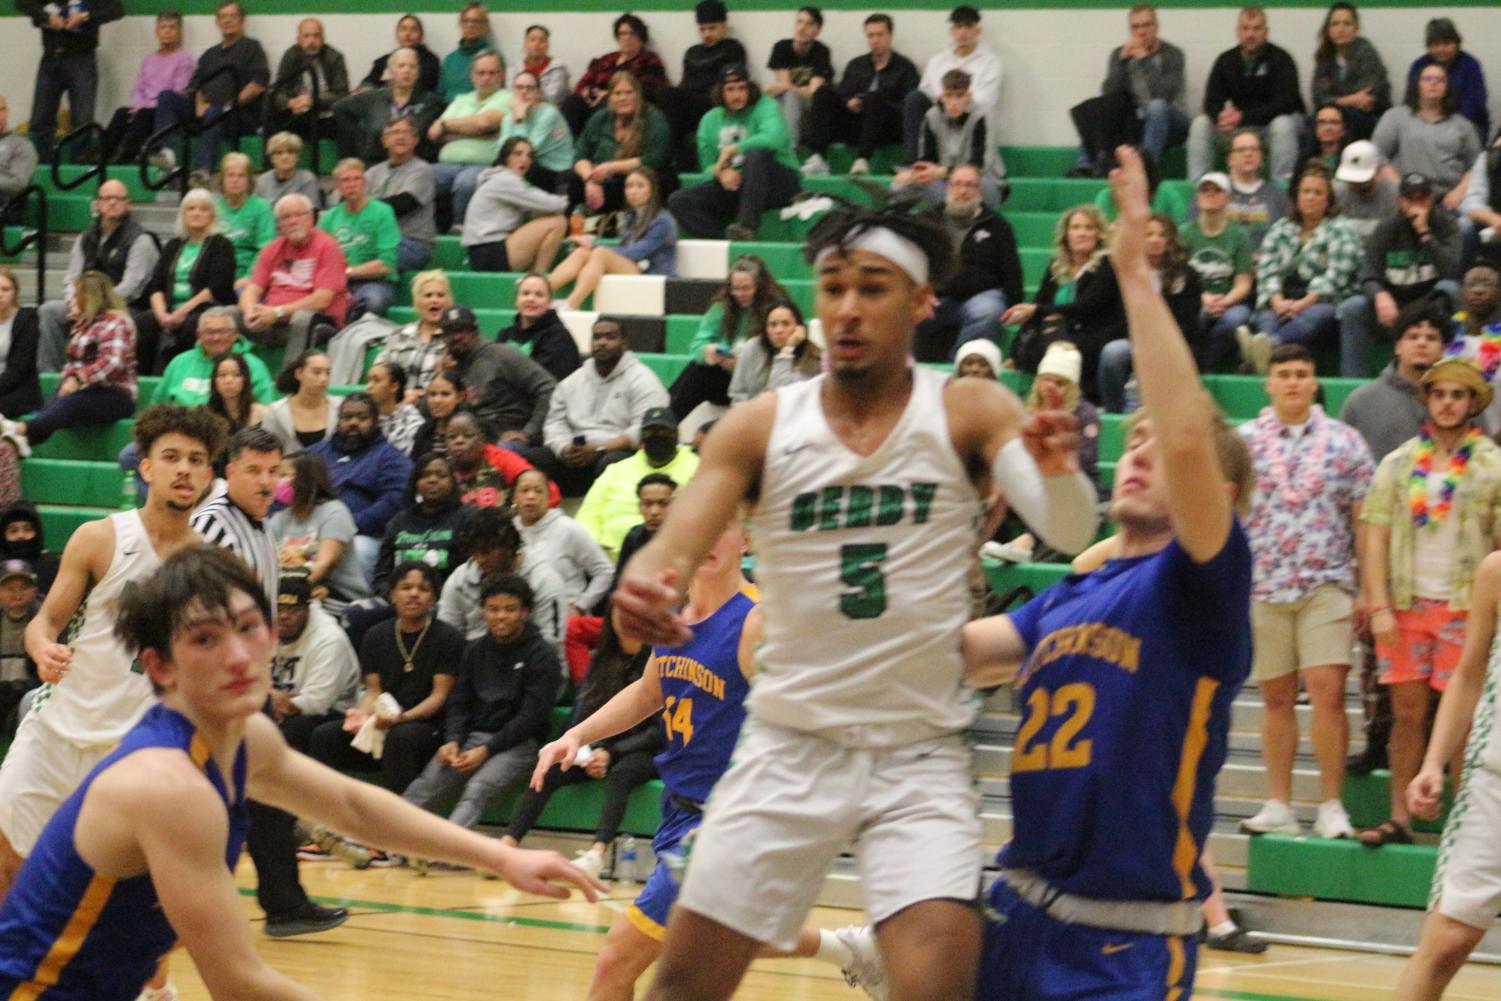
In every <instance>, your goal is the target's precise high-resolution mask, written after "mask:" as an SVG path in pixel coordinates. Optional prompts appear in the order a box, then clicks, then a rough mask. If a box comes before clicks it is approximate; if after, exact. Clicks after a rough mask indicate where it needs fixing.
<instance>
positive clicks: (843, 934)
mask: <svg viewBox="0 0 1501 1001" xmlns="http://www.w3.org/2000/svg"><path fill="white" fill-rule="evenodd" d="M834 937H835V938H837V939H839V942H840V944H841V945H843V946H844V947H845V948H846V949H848V950H849V951H850V956H851V957H853V958H851V959H850V961H849V965H848V966H845V967H842V968H841V969H840V971H839V972H841V973H843V974H844V982H845V983H847V984H849V985H850V986H851V987H858V988H860V989H861V990H862V991H864V992H865V993H866V995H867V996H869V997H870V998H872V999H874V1001H886V999H887V997H888V996H889V994H890V991H889V989H888V988H887V987H886V967H884V966H882V965H881V953H880V950H879V949H877V948H876V930H875V929H874V928H872V927H870V926H869V925H846V926H845V927H843V928H840V929H839V930H837V931H835V932H834Z"/></svg>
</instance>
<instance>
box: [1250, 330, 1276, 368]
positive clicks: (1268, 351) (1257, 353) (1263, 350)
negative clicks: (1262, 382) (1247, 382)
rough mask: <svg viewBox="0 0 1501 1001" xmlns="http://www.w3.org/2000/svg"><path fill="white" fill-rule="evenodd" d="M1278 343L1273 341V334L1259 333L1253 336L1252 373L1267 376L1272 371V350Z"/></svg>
mask: <svg viewBox="0 0 1501 1001" xmlns="http://www.w3.org/2000/svg"><path fill="white" fill-rule="evenodd" d="M1276 346H1277V342H1276V341H1274V340H1272V335H1271V334H1266V333H1262V332H1261V331H1257V332H1256V333H1254V334H1252V335H1251V371H1253V372H1255V373H1256V374H1257V375H1266V374H1267V373H1268V372H1270V371H1271V369H1272V349H1273V348H1275V347H1276Z"/></svg>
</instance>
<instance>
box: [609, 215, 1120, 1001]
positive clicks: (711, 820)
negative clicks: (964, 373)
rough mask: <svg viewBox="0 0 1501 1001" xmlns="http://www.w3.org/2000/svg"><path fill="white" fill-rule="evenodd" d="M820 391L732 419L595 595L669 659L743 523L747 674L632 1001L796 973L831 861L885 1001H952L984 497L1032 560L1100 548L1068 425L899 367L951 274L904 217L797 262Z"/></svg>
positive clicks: (971, 917)
mask: <svg viewBox="0 0 1501 1001" xmlns="http://www.w3.org/2000/svg"><path fill="white" fill-rule="evenodd" d="M808 255H809V257H810V259H811V260H812V262H813V265H814V273H815V277H816V280H817V300H816V307H817V311H818V316H819V319H820V320H821V321H822V322H823V327H824V330H825V332H826V336H827V339H828V345H829V350H828V356H829V358H830V366H831V367H830V371H829V373H828V374H825V375H822V376H819V377H817V378H815V379H813V380H811V381H808V382H805V383H801V384H798V385H796V386H792V387H787V388H783V389H778V390H774V391H771V392H767V393H764V394H762V395H761V396H760V397H758V398H756V399H755V400H752V401H750V402H748V403H745V404H743V405H741V406H738V407H735V408H734V409H732V410H731V411H730V412H729V413H728V414H727V415H726V416H725V417H723V418H722V419H721V420H720V421H719V422H718V423H717V424H716V425H715V427H714V430H713V431H712V432H711V433H710V435H709V437H708V439H707V440H706V442H705V444H704V450H703V459H702V463H701V465H700V466H699V471H698V472H697V473H696V474H695V476H694V478H693V481H692V482H691V483H690V484H689V485H688V486H687V487H685V488H684V489H683V490H682V491H680V492H679V494H678V496H677V497H676V498H674V501H673V508H672V511H671V512H669V514H668V518H667V521H666V523H665V524H664V525H663V527H662V529H661V531H659V532H658V533H657V535H656V537H655V538H654V539H653V541H652V542H651V543H650V544H649V545H648V546H647V547H646V548H645V549H643V550H642V551H641V552H640V553H638V554H637V556H636V557H635V558H634V559H633V560H632V561H631V563H630V565H629V566H628V567H627V568H626V571H625V574H624V576H623V579H622V583H621V586H620V588H619V589H618V590H617V592H616V595H615V616H616V622H617V625H618V626H619V628H620V630H621V633H622V635H626V636H630V637H633V638H637V639H641V640H643V641H645V642H651V643H657V644H664V645H670V644H678V643H682V642H684V641H685V639H686V638H687V636H688V635H689V629H688V627H687V626H686V625H685V624H684V622H683V620H682V618H681V617H680V615H679V614H678V612H677V611H676V609H677V608H678V606H679V604H680V602H681V595H680V589H681V587H682V586H684V585H685V584H686V582H687V581H688V580H689V578H690V576H691V575H692V572H693V568H694V567H695V566H697V564H698V562H699V561H700V560H701V559H702V557H703V556H704V554H705V553H706V552H707V551H708V549H709V547H710V546H711V545H712V544H713V542H714V540H715V539H716V538H717V537H718V535H719V533H720V531H721V530H722V529H723V527H724V526H725V524H726V523H728V522H729V521H730V520H731V519H732V517H733V516H734V513H735V510H736V506H737V505H739V504H740V503H742V502H744V501H749V502H750V503H751V505H752V514H751V518H750V534H751V538H752V539H753V542H754V549H755V553H756V579H757V584H758V586H759V587H760V589H761V595H762V601H763V610H764V612H763V614H764V616H765V619H764V623H765V625H764V631H763V638H762V642H761V646H760V648H759V650H758V652H757V666H758V668H759V674H758V677H757V680H756V684H755V687H754V688H753V689H752V692H751V695H750V698H749V700H748V703H747V705H748V709H749V714H750V717H749V719H748V721H747V722H746V724H745V727H744V729H743V730H742V733H741V737H740V743H739V745H738V747H737V748H736V752H735V756H734V760H733V762H732V763H731V765H730V768H729V771H728V772H727V773H726V774H725V776H724V778H723V779H722V780H721V781H720V782H719V784H718V785H717V786H716V787H715V789H714V792H713V794H712V796H711V798H710V800H709V803H708V806H707V809H706V812H705V820H704V825H703V827H702V828H701V830H700V832H699V834H698V837H697V839H696V841H695V843H694V845H693V847H692V850H691V852H690V855H689V863H688V871H687V876H686V878H685V881H684V885H683V889H682V894H681V895H680V897H679V899H678V906H677V907H676V908H675V909H674V910H673V912H672V916H671V918H670V921H669V923H668V928H667V936H666V943H665V949H664V952H663V955H662V958H661V960H660V962H659V965H658V973H657V980H656V983H655V984H654V986H653V989H652V993H651V995H650V997H652V998H655V999H674V1001H676V999H680V998H682V999H688V998H692V999H695V1001H706V999H719V998H728V997H729V996H730V995H731V994H732V993H733V992H734V990H735V987H736V985H737V984H738V983H739V981H740V978H741V976H742V975H743V973H744V971H745V968H746V965H747V964H748V963H749V962H750V960H751V959H752V958H753V957H754V956H755V955H756V954H757V953H758V952H759V951H760V950H762V949H763V948H764V947H770V948H772V949H778V950H783V951H786V950H790V949H792V948H793V947H794V946H795V944H796V942H797V937H798V931H799V929H800V927H801V925H802V921H803V919H804V917H805V916H806V914H807V912H808V910H809V909H810V908H811V906H812V905H813V903H814V901H815V899H816V898H817V895H818V893H819V891H820V889H821V887H822V883H823V876H824V874H825V873H826V871H827V869H828V867H829V865H830V863H831V862H832V861H833V859H834V858H835V857H836V856H838V855H839V853H840V852H842V851H843V850H844V849H845V848H846V847H848V846H849V845H850V844H851V843H853V844H854V846H855V852H856V856H857V858H858V860H859V865H860V873H861V877H862V886H863V888H864V893H865V905H866V911H867V913H868V915H869V916H870V918H871V919H872V921H873V922H874V923H875V925H876V929H877V931H876V935H877V940H878V942H879V946H880V950H881V953H882V955H883V957H884V958H885V960H886V968H887V971H888V985H889V987H890V996H891V997H892V998H893V999H895V1001H927V999H932V1001H952V999H956V998H966V999H967V998H968V997H969V996H970V993H971V990H972V986H973V982H974V971H975V964H976V957H977V954H978V949H979V943H980V920H979V914H978V911H977V909H976V906H975V902H976V898H977V896H978V894H979V873H980V869H979V865H978V864H977V860H978V858H979V854H980V825H979V819H978V817H977V814H976V805H977V804H976V797H975V793H974V789H973V781H972V778H971V774H970V756H969V752H968V750H967V748H966V747H965V745H964V743H963V741H962V739H961V736H960V735H961V734H962V732H963V731H964V730H965V728H966V727H967V726H968V725H969V724H970V722H971V720H972V719H973V716H974V703H973V700H972V699H970V698H969V697H968V696H967V695H966V693H965V692H964V690H963V689H962V688H961V677H962V672H963V664H962V662H961V658H960V649H959V631H960V628H961V627H962V625H963V624H964V622H965V620H966V618H967V616H968V589H967V586H966V581H967V573H968V569H969V560H970V558H971V557H970V554H971V553H972V547H973V545H974V542H975V532H976V529H977V526H978V523H979V518H980V514H981V510H982V499H983V498H984V497H986V496H988V493H989V491H990V489H991V487H992V486H994V487H995V488H998V489H999V490H1001V491H1002V493H1003V494H1004V495H1005V496H1006V499H1007V500H1008V502H1009V503H1010V504H1011V506H1012V508H1013V509H1014V510H1016V511H1017V513H1018V514H1019V515H1021V516H1022V517H1023V518H1024V519H1025V520H1026V521H1027V522H1028V523H1029V525H1030V526H1031V527H1032V528H1033V529H1034V530H1035V531H1036V532H1037V533H1038V534H1039V535H1040V536H1041V537H1042V538H1043V540H1044V541H1046V542H1047V543H1048V544H1049V545H1050V546H1052V547H1053V548H1055V549H1059V550H1062V551H1064V552H1069V553H1073V552H1077V551H1079V550H1080V549H1082V548H1084V546H1086V545H1087V544H1088V543H1089V542H1090V541H1091V540H1092V539H1093V538H1094V534H1095V530H1096V527H1097V518H1096V514H1095V498H1094V494H1093V489H1092V488H1091V486H1090V485H1089V482H1088V481H1087V480H1086V479H1085V478H1084V477H1083V476H1082V475H1081V474H1080V473H1079V471H1078V463H1077V457H1076V454H1075V443H1076V442H1075V436H1074V434H1073V431H1072V421H1071V420H1070V419H1069V418H1067V417H1065V416H1064V415H1062V414H1043V415H1038V416H1037V417H1034V418H1031V419H1030V420H1029V418H1028V417H1027V416H1026V414H1025V413H1024V411H1023V409H1022V406H1021V403H1020V401H1018V400H1017V399H1016V397H1015V396H1014V395H1013V394H1011V393H1010V392H1009V391H1008V390H1006V389H1004V388H1003V387H1002V386H1001V385H1000V384H999V383H994V382H988V381H985V380H979V379H959V380H955V381H953V382H947V381H946V376H945V375H943V374H941V373H937V372H934V371H931V370H928V369H922V368H916V367H913V366H912V365H910V364H909V363H908V360H907V359H908V356H909V352H910V349H911V343H912V334H913V329H914V328H915V327H916V325H917V323H918V322H919V321H920V320H921V319H922V318H923V317H924V316H925V315H926V314H927V313H928V311H929V309H930V304H931V301H932V296H933V285H934V283H935V282H937V281H940V280H941V279H942V278H943V276H944V272H945V271H946V270H947V269H948V267H949V266H950V263H951V260H952V256H953V251H952V248H951V245H950V243H949V240H948V238H947V236H946V235H945V233H944V232H943V230H942V229H940V228H939V227H938V226H937V225H936V224H935V223H933V222H931V221H929V220H926V219H920V218H917V217H914V216H911V215H907V214H905V213H903V212H897V211H886V212H882V213H872V212H868V211H860V210H848V209H846V210H840V211H838V212H835V213H832V214H831V215H830V216H829V217H827V218H826V219H825V220H824V221H823V222H822V223H820V224H819V226H818V227H817V228H816V229H815V230H814V232H813V233H812V235H811V236H810V238H809V246H808Z"/></svg>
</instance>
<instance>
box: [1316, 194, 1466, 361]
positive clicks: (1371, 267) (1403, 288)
mask: <svg viewBox="0 0 1501 1001" xmlns="http://www.w3.org/2000/svg"><path fill="white" fill-rule="evenodd" d="M1365 251H1366V252H1365V260H1364V261H1363V262H1362V263H1361V267H1360V291H1359V292H1357V293H1355V294H1354V295H1352V296H1350V297H1349V298H1348V299H1346V300H1345V301H1344V302H1342V303H1340V305H1339V329H1340V372H1339V374H1340V375H1341V376H1345V377H1347V378H1356V379H1363V378H1366V377H1367V376H1369V375H1370V374H1371V359H1370V354H1371V348H1372V347H1373V346H1374V344H1375V341H1376V334H1377V329H1378V324H1379V326H1380V328H1381V329H1382V330H1385V329H1387V328H1390V327H1391V325H1392V324H1393V323H1395V322H1396V319H1397V314H1398V313H1399V312H1400V311H1401V309H1402V307H1404V306H1406V305H1407V304H1408V303H1411V302H1416V301H1417V300H1419V299H1424V298H1429V297H1440V296H1441V297H1444V298H1445V299H1446V300H1447V302H1448V306H1447V311H1449V312H1452V311H1453V310H1454V307H1455V305H1456V304H1457V303H1458V302H1459V276H1460V268H1459V262H1460V258H1461V256H1462V254H1461V246H1460V236H1459V225H1458V224H1457V223H1456V222H1455V221H1454V218H1453V217H1452V216H1451V215H1449V213H1448V212H1446V211H1444V209H1443V208H1441V207H1440V206H1439V205H1438V203H1437V199H1436V198H1435V197H1434V192H1433V185H1432V183H1431V182H1430V181H1429V180H1428V178H1427V177H1425V176H1424V175H1422V174H1419V173H1415V172H1414V173H1408V174H1406V175H1404V176H1403V178H1402V184H1401V187H1400V189H1399V190H1398V194H1397V212H1396V214H1395V215H1394V216H1392V217H1391V218H1388V219H1385V220H1383V221H1382V222H1381V223H1380V224H1379V225H1377V227H1376V230H1375V232H1373V233H1372V234H1371V236H1370V238H1369V239H1367V240H1366V241H1365Z"/></svg>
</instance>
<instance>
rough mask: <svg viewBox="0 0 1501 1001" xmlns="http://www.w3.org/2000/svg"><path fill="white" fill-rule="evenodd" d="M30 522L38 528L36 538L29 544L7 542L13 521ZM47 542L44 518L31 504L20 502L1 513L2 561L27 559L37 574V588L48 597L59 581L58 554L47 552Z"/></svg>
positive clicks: (0, 555) (0, 541)
mask: <svg viewBox="0 0 1501 1001" xmlns="http://www.w3.org/2000/svg"><path fill="white" fill-rule="evenodd" d="M14 521H29V522H31V524H32V527H33V528H35V529H36V537H35V538H33V539H31V540H29V541H26V542H6V541H5V529H6V527H7V526H8V525H10V523H11V522H14ZM46 548H47V540H46V538H45V537H44V536H43V534H42V519H41V516H40V515H38V514H37V513H36V508H35V507H33V506H32V505H31V502H30V501H23V500H21V501H16V502H15V503H14V504H12V505H11V506H10V507H8V508H6V509H5V511H4V512H3V513H0V559H7V560H26V561H27V562H29V563H30V564H31V568H32V569H33V570H35V571H36V575H37V589H38V590H40V591H41V592H42V593H43V594H46V593H47V591H48V589H50V588H51V587H52V582H53V581H54V580H56V579H57V565H58V563H59V562H60V559H59V557H58V556H57V554H56V553H49V552H47V551H46Z"/></svg>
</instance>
